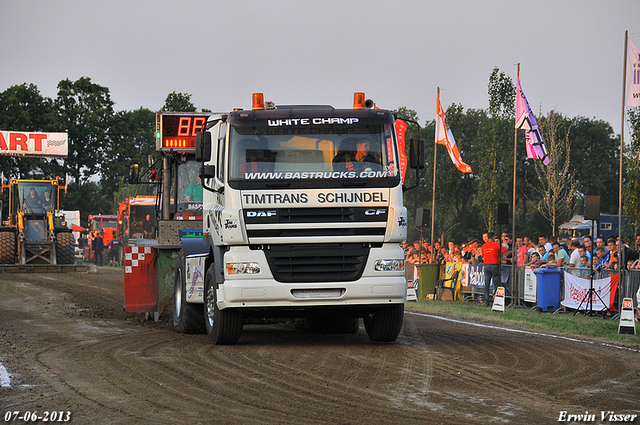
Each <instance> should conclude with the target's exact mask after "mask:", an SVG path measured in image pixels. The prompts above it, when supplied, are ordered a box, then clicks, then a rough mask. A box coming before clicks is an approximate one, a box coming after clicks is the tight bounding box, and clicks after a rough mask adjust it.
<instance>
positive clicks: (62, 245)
mask: <svg viewBox="0 0 640 425" xmlns="http://www.w3.org/2000/svg"><path fill="white" fill-rule="evenodd" d="M73 245H74V240H73V234H72V233H67V232H63V233H58V234H57V235H56V257H57V258H56V262H57V263H58V264H73V263H74V261H75V256H74V247H73Z"/></svg>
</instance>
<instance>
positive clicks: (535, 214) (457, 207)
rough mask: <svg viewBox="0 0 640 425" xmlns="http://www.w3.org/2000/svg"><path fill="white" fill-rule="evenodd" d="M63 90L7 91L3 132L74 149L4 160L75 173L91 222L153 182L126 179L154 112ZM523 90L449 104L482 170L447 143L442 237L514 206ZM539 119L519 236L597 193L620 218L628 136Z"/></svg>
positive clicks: (86, 87)
mask: <svg viewBox="0 0 640 425" xmlns="http://www.w3.org/2000/svg"><path fill="white" fill-rule="evenodd" d="M57 88H58V93H57V97H56V98H55V99H50V98H47V97H44V96H42V95H41V93H40V91H39V89H38V87H37V86H35V85H33V84H26V83H25V84H22V85H16V86H12V87H9V88H8V89H6V90H5V91H3V92H1V93H0V112H1V113H0V128H2V129H3V130H16V131H42V132H67V133H68V135H69V155H68V157H67V158H65V159H43V158H25V157H9V156H0V169H1V170H2V171H3V172H4V175H5V177H17V178H34V179H42V178H46V179H49V178H54V177H55V176H60V177H61V178H63V179H64V176H65V175H67V174H68V175H69V176H70V184H69V190H68V194H67V196H66V198H65V199H64V200H63V207H64V209H67V210H80V211H81V215H82V219H83V221H84V220H86V217H87V216H88V215H89V214H98V213H103V214H107V213H114V212H115V211H116V209H117V206H118V203H119V202H120V201H122V200H124V199H125V198H126V197H128V196H132V195H136V194H145V193H139V192H138V191H140V190H151V189H152V188H151V187H149V186H148V185H139V186H138V185H136V186H129V185H128V184H127V181H126V176H127V175H128V169H129V164H130V163H132V162H138V163H141V164H146V163H148V158H149V157H150V156H153V155H155V111H152V110H150V109H147V108H142V107H141V108H139V109H137V110H134V111H115V110H114V105H115V103H114V102H113V100H112V99H111V95H110V92H109V89H108V88H107V87H104V86H101V85H99V84H96V83H94V82H92V81H91V79H90V78H88V77H82V78H80V79H78V80H76V81H71V80H69V79H65V80H62V81H60V83H59V84H58V87H57ZM515 93H516V90H515V85H514V84H513V81H512V80H511V78H510V77H509V76H507V75H506V74H504V73H503V72H501V71H500V70H499V69H498V68H495V69H494V70H493V72H492V73H491V75H490V77H489V83H488V107H487V109H467V110H465V109H464V107H463V106H462V104H456V103H453V104H451V105H450V106H449V107H448V108H447V109H446V117H447V123H448V125H449V127H450V129H451V131H452V132H453V134H454V136H455V138H456V141H457V144H458V149H459V150H460V153H461V155H462V159H463V160H464V161H465V162H466V163H467V164H469V165H470V166H471V167H472V169H473V172H472V173H470V174H462V173H460V172H459V171H458V170H457V169H456V168H455V167H454V166H453V164H452V163H451V161H450V159H449V156H448V154H447V152H446V149H445V148H444V147H442V146H441V147H439V148H438V150H439V152H438V155H437V166H436V185H435V187H436V191H435V193H436V196H435V199H436V205H435V215H434V217H435V232H434V236H435V237H436V238H438V239H442V240H454V241H456V242H458V243H461V242H466V240H467V238H469V237H479V236H480V235H481V234H482V233H483V232H484V231H486V230H487V229H490V230H497V228H496V226H495V225H494V224H493V222H494V217H493V208H494V204H495V203H496V202H507V203H509V204H511V202H512V185H513V149H514V120H515ZM637 109H638V108H635V109H632V110H630V112H629V119H628V122H629V125H630V127H631V129H632V140H631V142H630V145H629V149H628V150H627V152H625V157H626V160H625V170H624V175H625V177H626V178H625V192H624V196H623V201H624V205H625V214H626V215H627V227H628V229H627V231H628V233H629V234H631V233H633V232H636V231H637V229H638V225H639V223H640V199H638V198H639V197H640V187H639V186H638V185H640V183H639V181H640V179H639V177H640V164H639V160H638V155H639V152H640V140H639V138H640V137H639V135H640V131H638V129H640V112H639V111H638V110H637ZM161 110H163V111H183V112H196V110H197V109H196V107H195V106H194V105H193V103H192V102H191V95H189V94H184V93H176V92H173V93H170V94H169V95H168V96H167V98H166V100H165V104H164V105H163V107H162V108H161ZM202 111H204V112H206V111H208V110H206V109H202ZM394 112H396V113H397V114H398V116H400V117H405V118H411V119H414V120H415V121H419V118H418V117H417V114H416V113H415V111H413V110H411V109H408V108H406V107H399V108H398V109H396V110H395V111H394ZM536 115H537V117H538V122H539V125H540V129H541V131H542V134H543V136H544V139H545V142H546V144H547V149H548V151H549V153H550V157H551V158H552V162H551V163H550V164H549V166H544V165H542V164H541V163H540V161H539V160H534V159H528V158H526V152H525V142H524V132H522V131H521V132H520V134H519V135H518V145H517V147H516V149H517V152H516V161H517V162H516V233H517V234H520V235H524V234H528V235H534V234H538V233H547V234H554V233H555V231H556V230H557V226H558V225H559V224H561V223H562V222H564V221H567V220H569V219H570V218H571V216H572V215H574V214H579V213H582V210H583V205H584V196H585V195H600V197H601V198H600V199H601V211H602V212H603V213H613V214H616V213H617V211H618V168H619V150H620V139H619V137H620V136H619V135H616V134H615V133H614V131H613V128H612V127H611V125H610V124H609V123H606V122H604V121H602V120H598V119H596V118H586V117H574V118H571V117H567V116H564V115H563V114H562V113H560V112H557V111H550V112H549V113H547V114H546V115H544V116H539V115H540V114H536ZM417 136H418V134H417V129H416V128H414V126H411V127H410V128H409V130H408V131H407V140H409V139H410V138H412V137H417ZM420 137H421V138H423V139H425V140H426V141H427V143H426V159H427V165H426V167H425V169H424V170H422V173H421V178H420V187H419V188H416V189H414V190H412V191H408V192H406V193H405V205H406V206H407V209H408V211H409V222H410V224H411V226H410V230H409V239H410V240H413V239H417V238H418V237H420V235H421V232H420V229H419V228H417V227H415V226H413V223H414V213H415V210H416V208H418V207H423V208H429V209H431V199H432V188H433V165H434V164H433V154H434V149H435V148H436V145H435V144H434V143H433V142H432V141H433V140H434V137H435V120H427V121H425V122H424V124H423V125H422V128H421V130H420ZM407 175H408V177H407V178H408V181H407V184H411V183H413V181H412V179H414V177H413V175H412V174H411V173H408V174H407ZM5 208H6V207H5ZM3 216H6V211H5V212H4V213H3ZM508 227H509V230H510V228H511V226H508ZM505 230H507V229H505ZM429 233H430V228H425V229H423V230H422V236H423V237H430V234H429Z"/></svg>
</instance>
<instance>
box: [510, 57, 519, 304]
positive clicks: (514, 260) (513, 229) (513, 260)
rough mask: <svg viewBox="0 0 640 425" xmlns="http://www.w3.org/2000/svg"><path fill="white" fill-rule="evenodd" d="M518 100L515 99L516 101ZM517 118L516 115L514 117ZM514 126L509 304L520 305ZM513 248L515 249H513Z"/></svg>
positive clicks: (516, 139) (516, 143) (514, 136)
mask: <svg viewBox="0 0 640 425" xmlns="http://www.w3.org/2000/svg"><path fill="white" fill-rule="evenodd" d="M518 78H520V63H518ZM517 101H518V100H517V99H516V102H517ZM516 118H517V117H516ZM514 127H515V131H514V135H513V203H512V205H511V238H512V239H511V265H512V266H513V267H512V270H513V272H514V273H510V276H511V282H512V283H515V284H514V285H512V286H511V290H512V294H511V296H512V298H511V304H512V305H513V304H514V299H515V305H520V303H519V299H518V297H517V294H516V292H517V291H516V289H517V287H518V283H517V282H516V278H515V277H516V273H515V271H516V267H515V266H516V265H517V264H518V249H517V247H518V244H517V243H516V240H517V238H516V152H517V147H518V127H516V126H514ZM514 250H515V251H514Z"/></svg>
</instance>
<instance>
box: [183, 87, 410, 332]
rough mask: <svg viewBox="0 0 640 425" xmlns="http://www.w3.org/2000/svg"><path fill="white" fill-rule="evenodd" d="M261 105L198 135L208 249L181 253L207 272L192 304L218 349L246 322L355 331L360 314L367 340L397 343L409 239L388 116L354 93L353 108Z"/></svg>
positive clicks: (216, 121)
mask: <svg viewBox="0 0 640 425" xmlns="http://www.w3.org/2000/svg"><path fill="white" fill-rule="evenodd" d="M262 99H263V98H262V96H261V94H257V95H254V104H253V107H252V110H235V111H233V112H230V113H229V114H227V115H225V116H222V117H211V118H210V119H209V120H208V122H207V125H206V128H205V131H204V133H202V134H201V135H200V136H199V143H198V145H197V146H196V156H197V157H198V158H199V159H201V160H202V165H203V166H202V176H203V186H204V196H203V231H204V241H205V245H207V246H208V247H209V253H208V254H207V255H206V256H202V255H200V254H196V255H194V256H191V257H189V256H188V255H187V256H186V257H187V267H190V264H192V266H191V267H192V268H193V266H196V265H198V264H199V265H200V269H201V270H202V271H203V273H202V274H203V275H204V279H203V280H204V282H203V285H204V288H203V290H202V291H200V292H199V293H201V294H202V299H197V298H195V297H194V298H192V299H189V300H188V301H189V302H202V303H204V316H205V317H204V319H205V320H204V321H205V327H206V330H207V333H208V334H209V337H210V338H211V339H212V341H213V342H214V343H216V344H233V343H235V342H236V341H237V340H238V338H239V337H240V334H241V332H242V324H243V319H244V318H246V317H251V316H259V317H269V316H274V317H302V318H310V319H312V320H314V321H316V322H320V323H326V324H327V325H329V324H336V323H341V324H342V325H343V326H342V329H343V330H351V331H357V329H358V325H357V323H358V320H359V318H363V319H364V325H365V329H366V331H367V333H368V335H369V337H370V338H371V339H372V340H374V341H393V340H395V339H396V337H397V335H398V333H399V332H400V330H401V327H402V322H403V312H404V302H405V299H406V281H405V277H404V255H403V251H402V249H401V248H400V247H399V243H400V242H401V241H403V240H405V239H406V234H407V212H406V208H405V207H404V206H403V202H402V201H403V199H402V196H403V192H402V184H401V179H400V169H399V162H400V161H399V152H398V147H397V141H396V134H395V130H394V121H395V117H394V116H393V114H392V113H391V112H390V111H388V110H382V109H371V108H366V107H365V102H364V95H363V94H361V93H356V96H355V100H354V108H353V109H336V108H333V107H331V106H277V107H276V106H270V105H269V104H268V103H267V104H266V105H265V102H264V101H263V100H262ZM198 262H199V263H198ZM191 284H192V283H189V282H188V283H186V292H190V291H191V292H193V287H192V286H189V285H191ZM174 308H175V305H174ZM354 323H355V326H354ZM174 324H175V321H174Z"/></svg>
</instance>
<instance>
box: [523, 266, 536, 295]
mask: <svg viewBox="0 0 640 425" xmlns="http://www.w3.org/2000/svg"><path fill="white" fill-rule="evenodd" d="M537 283H538V281H537V280H536V275H535V273H533V269H532V268H531V267H525V268H524V300H525V301H526V302H531V303H535V302H537V299H536V290H537Z"/></svg>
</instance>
